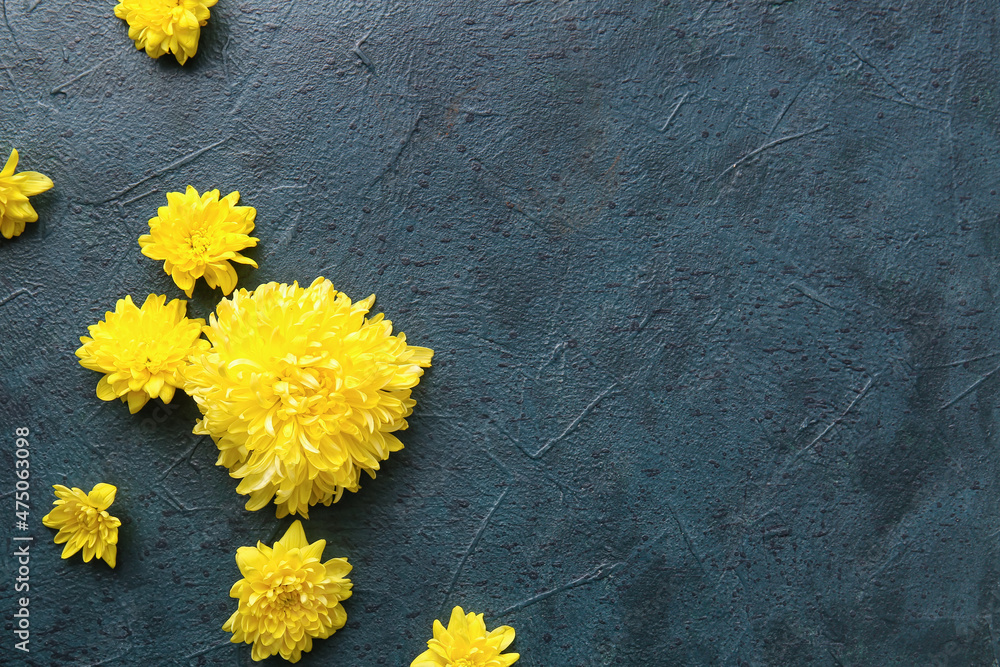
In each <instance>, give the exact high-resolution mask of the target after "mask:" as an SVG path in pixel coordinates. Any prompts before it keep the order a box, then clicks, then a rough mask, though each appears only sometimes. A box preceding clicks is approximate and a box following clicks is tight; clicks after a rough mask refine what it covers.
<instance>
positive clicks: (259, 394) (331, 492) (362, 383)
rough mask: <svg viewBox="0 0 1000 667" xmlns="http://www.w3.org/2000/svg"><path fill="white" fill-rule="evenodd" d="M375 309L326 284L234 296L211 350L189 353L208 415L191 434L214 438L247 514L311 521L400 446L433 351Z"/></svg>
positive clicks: (217, 321)
mask: <svg viewBox="0 0 1000 667" xmlns="http://www.w3.org/2000/svg"><path fill="white" fill-rule="evenodd" d="M374 300H375V297H374V295H373V296H370V297H368V298H367V299H364V300H362V301H358V302H357V303H352V302H351V299H350V298H349V297H348V296H347V295H346V294H344V293H343V292H338V291H337V290H335V289H334V287H333V284H332V283H331V282H330V281H329V280H327V279H325V278H322V277H321V278H317V279H316V280H315V281H313V283H312V284H311V285H310V286H309V287H305V288H303V287H299V285H298V283H294V284H292V285H285V284H278V283H267V284H266V285H261V286H260V287H258V288H257V289H256V290H254V291H252V292H248V291H247V290H239V291H238V292H236V294H234V295H233V297H232V298H231V299H224V300H223V301H222V302H220V303H219V305H218V307H217V308H216V313H215V314H213V315H212V316H211V317H210V320H209V321H210V324H209V326H208V327H206V329H205V333H206V334H207V335H208V338H209V340H210V341H211V344H212V345H211V349H209V350H208V351H206V352H204V353H201V354H196V355H193V356H192V358H191V364H190V366H188V367H187V369H186V371H185V377H186V381H187V383H186V391H187V392H188V393H189V394H190V395H191V396H192V397H194V400H195V401H196V402H197V404H198V407H199V409H200V410H201V412H202V414H203V415H204V417H203V419H202V420H201V421H200V422H199V423H198V425H197V426H196V427H195V433H199V434H205V433H207V434H209V435H211V436H212V438H213V440H215V442H216V444H217V446H218V448H219V460H218V464H219V465H222V466H225V467H227V468H229V470H230V474H231V475H232V476H233V477H235V478H238V479H240V480H241V482H240V484H239V486H238V487H237V489H236V490H237V491H238V492H239V493H241V494H244V495H249V496H250V499H249V500H248V501H247V509H249V510H259V509H261V508H262V507H264V505H266V504H268V503H269V502H271V500H272V499H273V500H274V502H275V504H277V506H278V509H277V515H278V516H279V517H282V516H285V515H286V514H301V515H303V516H306V517H307V516H308V510H309V507H310V506H311V505H315V504H316V503H323V504H325V505H329V504H330V503H331V502H335V501H337V500H339V499H340V497H341V494H343V492H344V490H348V491H357V490H358V488H359V486H360V475H361V472H362V471H364V472H365V473H367V474H368V475H370V476H371V477H374V476H375V471H376V470H378V469H379V463H380V461H384V460H385V459H386V458H388V456H389V453H390V452H394V451H397V450H399V449H402V447H403V444H402V443H401V442H400V441H399V439H397V438H396V436H394V435H393V432H395V431H399V430H401V429H405V428H406V426H407V424H406V417H408V416H409V415H410V413H411V412H412V411H413V406H414V405H415V401H414V400H413V399H412V398H410V391H411V389H412V388H413V387H415V386H416V385H417V383H418V382H419V381H420V377H421V375H423V369H424V368H426V367H428V366H430V364H431V357H432V356H433V354H434V353H433V351H432V350H430V349H428V348H425V347H416V346H412V345H407V343H406V336H405V335H404V334H401V333H400V334H397V335H393V333H392V323H391V322H389V321H388V320H385V319H383V316H382V314H381V313H380V314H378V315H375V316H374V317H366V315H367V313H368V310H369V308H371V305H372V303H373V302H374Z"/></svg>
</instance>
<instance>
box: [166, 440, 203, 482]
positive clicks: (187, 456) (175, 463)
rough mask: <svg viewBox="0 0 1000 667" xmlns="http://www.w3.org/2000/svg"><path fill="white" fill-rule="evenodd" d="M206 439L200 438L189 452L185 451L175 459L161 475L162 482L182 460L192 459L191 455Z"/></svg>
mask: <svg viewBox="0 0 1000 667" xmlns="http://www.w3.org/2000/svg"><path fill="white" fill-rule="evenodd" d="M204 439H205V437H201V438H198V440H197V441H196V442H195V443H194V447H192V448H191V449H189V450H188V451H187V452H185V453H184V454H182V455H181V456H179V457H178V458H177V459H175V460H174V462H173V463H171V464H170V466H169V467H168V468H167V469H166V470H164V471H163V474H162V475H160V479H159V480H158V481H160V482H162V481H163V480H164V479H166V477H167V475H169V474H170V471H171V470H173V469H174V468H176V467H177V466H178V464H180V463H181V462H182V461H187V460H190V458H191V456H192V455H193V454H194V452H195V450H196V449H198V446H199V445H200V444H201V443H202V441H203V440H204Z"/></svg>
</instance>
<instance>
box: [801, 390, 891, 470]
mask: <svg viewBox="0 0 1000 667" xmlns="http://www.w3.org/2000/svg"><path fill="white" fill-rule="evenodd" d="M877 377H878V376H877V375H876V376H875V377H870V378H868V382H866V383H865V386H864V387H863V388H862V389H861V391H859V392H858V395H857V396H855V397H854V400H853V401H851V403H850V405H848V406H847V409H846V410H844V411H843V412H842V413H840V416H839V417H837V418H836V419H834V420H833V421H832V422H830V423H829V424H827V425H826V428H825V429H823V432H822V433H820V434H819V435H817V436H816V437H815V438H813V440H812V442H810V443H809V444H808V445H806V446H805V447H803V448H802V449H800V450H799V451H798V453H797V454H796V455H795V456H794V457H793V458H792V461H793V462H794V461H797V460H798V459H799V458H800V457H801V456H802V455H803V454H805V453H806V452H808V451H809V450H810V449H812V448H813V447H815V446H816V443H817V442H819V441H820V440H822V439H823V438H825V437H826V434H827V433H829V432H830V430H831V429H833V427H834V426H836V425H837V424H839V423H840V422H842V421H844V418H845V417H847V415H848V414H849V413H850V412H851V410H853V409H854V406H855V405H857V404H858V401H860V400H861V399H862V398H864V396H865V394H867V393H868V389H870V388H871V386H872V382H874V381H875V379H876V378H877Z"/></svg>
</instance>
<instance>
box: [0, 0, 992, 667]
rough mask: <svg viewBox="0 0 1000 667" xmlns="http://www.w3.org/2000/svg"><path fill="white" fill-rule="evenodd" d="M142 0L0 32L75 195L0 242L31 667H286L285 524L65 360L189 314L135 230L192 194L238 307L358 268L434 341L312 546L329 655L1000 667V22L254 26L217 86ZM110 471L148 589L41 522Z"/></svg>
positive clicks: (389, 17) (831, 5)
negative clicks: (474, 624) (186, 191)
mask: <svg viewBox="0 0 1000 667" xmlns="http://www.w3.org/2000/svg"><path fill="white" fill-rule="evenodd" d="M112 7H113V3H112V2H111V1H107V0H106V1H102V2H71V1H70V0H7V1H6V3H5V6H4V7H3V9H4V11H3V18H4V25H3V26H0V100H2V105H0V108H2V110H3V111H2V113H0V137H2V145H0V148H2V150H3V151H6V150H8V148H9V147H10V146H16V147H18V148H19V149H20V150H21V153H22V168H24V169H37V170H39V171H43V172H45V173H47V174H49V175H51V176H52V178H53V179H54V180H55V182H56V187H55V189H54V190H52V191H50V192H48V193H46V194H44V195H42V196H40V197H38V198H37V200H36V201H37V208H38V211H39V213H40V214H41V216H42V219H41V221H40V222H39V223H38V224H35V225H29V229H28V231H27V232H26V233H25V234H24V235H23V236H21V237H20V238H17V239H15V240H13V241H0V348H2V351H0V355H2V365H3V366H2V368H3V372H2V380H0V424H2V427H3V430H2V433H3V443H4V444H3V451H4V452H5V453H4V458H3V461H4V463H3V470H2V471H0V480H2V482H0V484H2V488H0V493H2V494H4V495H2V499H3V500H2V507H0V534H2V537H3V539H4V544H8V545H9V544H10V543H9V542H8V541H7V540H6V537H7V535H8V534H9V533H10V531H11V528H10V525H11V524H12V523H13V517H12V515H13V498H12V495H11V491H12V487H13V484H14V476H13V472H12V467H11V466H12V460H13V454H12V451H13V436H12V432H13V428H14V427H15V426H20V425H23V426H28V427H30V428H31V431H32V445H31V447H32V450H31V451H32V459H31V461H32V465H33V467H32V471H33V473H34V476H33V477H32V485H33V486H32V502H33V509H32V517H31V529H30V533H31V534H33V535H34V536H35V537H36V539H37V543H36V545H35V546H34V547H33V549H34V551H33V552H32V553H33V560H32V567H33V569H32V575H31V576H32V580H31V586H32V588H31V613H32V616H31V619H32V629H33V634H32V638H31V641H32V643H31V646H32V648H33V651H32V653H31V654H30V656H29V659H28V660H24V656H23V655H22V654H20V653H16V652H14V651H13V650H12V644H13V639H12V637H11V635H10V633H9V630H4V634H3V638H2V641H0V662H2V663H3V664H5V665H6V664H11V665H17V664H27V665H39V666H45V667H48V666H50V665H97V664H100V665H149V666H160V665H188V664H190V665H234V664H236V665H248V664H250V663H251V661H250V658H249V650H247V648H245V647H236V646H234V645H231V644H229V643H228V635H227V634H226V633H224V632H223V631H222V630H221V625H222V623H223V622H224V621H225V619H226V618H227V617H228V615H229V614H230V613H231V611H232V610H233V609H235V602H234V601H233V600H231V599H230V598H229V597H228V593H229V588H230V585H231V584H232V582H233V581H234V580H235V579H236V578H237V569H236V565H235V562H234V553H235V549H236V547H238V546H240V545H245V544H253V543H255V541H256V540H258V539H262V540H264V541H270V540H272V539H274V538H275V537H276V536H279V535H280V534H281V532H282V531H283V530H284V528H285V527H286V526H287V525H288V523H289V521H288V520H281V521H279V520H277V519H275V517H274V513H273V511H272V510H270V509H268V510H264V511H260V512H256V513H249V512H246V511H245V510H244V509H243V499H241V498H240V497H239V496H237V494H236V493H235V490H234V489H235V481H234V480H232V479H230V478H229V477H228V476H227V474H226V472H225V471H224V470H223V469H220V468H217V467H215V466H214V465H213V464H214V461H215V456H214V446H213V445H212V442H211V440H210V439H208V438H202V437H197V436H195V435H193V434H192V433H191V427H192V425H193V423H194V421H195V419H196V417H197V410H196V408H195V406H194V404H193V403H192V401H191V400H190V399H189V398H188V397H186V396H182V395H178V397H177V399H175V402H174V404H172V405H171V406H168V407H167V408H164V407H163V406H162V405H159V403H158V402H153V403H150V405H148V406H147V407H146V408H145V409H144V410H143V411H142V412H141V413H140V414H138V415H135V416H132V415H129V414H128V410H127V409H126V408H125V406H123V405H122V404H120V403H102V402H101V401H99V400H98V399H97V398H96V396H95V395H94V387H95V383H96V382H97V379H98V375H97V374H96V373H93V372H91V371H88V370H85V369H83V368H81V367H80V366H79V365H78V364H77V363H76V358H75V357H74V355H73V351H74V350H75V349H76V347H77V345H78V343H77V340H78V337H79V336H80V335H82V334H84V333H86V327H87V325H89V324H92V323H94V322H96V321H97V320H98V319H99V318H100V317H101V316H102V314H103V313H104V311H105V310H107V309H109V308H113V305H114V302H115V300H116V299H118V298H120V297H122V296H124V295H126V294H131V295H132V296H133V297H134V298H136V299H141V298H143V297H144V296H145V295H146V294H147V293H149V292H158V293H165V294H167V295H170V296H171V297H177V296H181V293H180V292H179V290H178V289H177V288H176V287H175V286H174V285H173V284H172V283H171V281H170V280H169V278H168V277H167V276H166V275H165V274H164V273H163V271H162V268H161V267H160V266H159V265H158V264H157V263H155V262H153V261H152V260H148V259H146V258H145V257H143V256H141V255H140V253H139V247H138V244H137V243H136V239H137V237H138V236H139V235H140V234H141V233H143V231H144V230H145V229H146V220H147V219H148V218H149V217H150V216H151V215H153V214H154V212H155V209H156V207H157V206H159V205H160V204H162V203H163V202H164V201H165V199H164V194H165V193H166V192H167V191H169V190H182V189H183V188H184V186H186V185H188V184H192V185H195V186H196V187H198V188H200V189H206V188H211V187H218V188H221V189H223V191H229V190H233V189H238V190H239V191H240V192H241V193H242V194H243V198H244V199H243V201H244V203H246V204H249V205H252V206H255V207H256V208H257V210H258V217H257V220H258V228H257V235H258V236H259V237H260V239H261V243H260V247H259V248H258V249H257V250H256V251H253V252H252V253H251V254H252V256H254V257H255V258H256V259H257V260H258V261H259V262H260V269H259V270H252V269H246V268H245V267H244V268H241V270H240V276H241V283H240V284H241V285H242V286H244V287H251V288H252V287H254V286H256V285H257V284H259V283H262V282H266V281H271V280H277V281H287V282H290V281H293V280H299V281H304V282H306V283H308V282H310V281H311V280H312V279H313V278H315V277H316V276H317V275H323V276H327V277H329V278H330V279H331V280H333V282H334V284H335V285H336V286H337V287H338V288H340V289H342V290H344V291H346V292H347V293H348V294H350V295H351V296H352V297H356V298H361V297H364V296H366V295H368V294H370V293H372V292H374V293H376V294H377V295H378V301H377V302H376V306H377V307H378V308H379V310H383V311H384V312H385V313H386V314H387V316H388V317H389V318H391V319H392V320H393V322H394V323H395V325H396V326H397V327H399V328H400V329H401V330H403V331H405V332H406V333H407V335H408V338H409V339H410V340H411V341H412V342H413V343H414V344H417V345H427V346H430V347H433V348H434V349H435V350H436V351H437V354H436V356H435V363H434V367H433V368H432V369H431V370H430V371H429V373H428V374H427V375H426V376H425V379H424V381H423V382H422V383H421V384H420V386H419V387H418V389H417V391H416V393H415V395H416V398H417V399H418V401H419V404H418V407H417V412H416V414H415V416H414V417H413V419H412V420H411V422H410V429H409V430H408V431H407V432H405V433H404V434H403V439H404V441H405V443H406V449H405V450H403V451H402V452H399V453H397V454H394V455H393V456H392V458H391V459H390V461H389V462H388V464H387V465H386V466H385V467H384V469H383V471H382V472H380V473H379V476H378V479H377V480H374V481H368V482H365V484H364V486H363V488H362V491H361V492H360V493H359V494H357V495H355V496H352V497H349V498H345V499H344V501H342V502H341V503H340V504H338V505H335V506H333V507H330V508H322V507H321V508H318V509H316V510H315V511H314V512H313V514H312V518H311V520H310V521H309V522H308V523H307V524H306V530H307V532H308V534H309V536H310V537H311V538H312V539H316V538H325V539H326V540H327V541H328V547H327V554H329V555H330V556H347V557H348V558H350V560H351V562H352V563H354V565H355V570H354V573H353V579H354V581H355V584H356V588H355V596H354V598H353V599H351V600H350V601H349V602H348V603H347V605H346V606H347V609H348V614H349V621H348V626H347V627H346V628H345V629H344V630H343V631H341V632H340V633H338V634H337V635H335V636H334V637H333V638H331V639H329V640H326V641H323V642H319V643H318V644H317V645H316V647H315V649H314V650H313V652H312V653H311V654H310V655H308V656H306V657H305V658H304V659H303V661H302V663H301V664H303V665H345V666H355V665H357V666H367V665H393V666H400V665H402V666H405V665H408V664H409V661H410V660H411V659H412V658H413V657H414V656H416V655H417V654H418V653H420V652H421V651H422V650H423V648H424V642H425V641H426V639H427V638H428V636H429V635H430V629H431V622H432V621H433V619H434V618H437V617H442V616H443V615H446V611H447V609H449V608H450V606H451V605H454V604H461V605H464V606H465V607H466V608H467V609H469V610H476V611H482V612H485V613H486V615H487V621H488V623H490V624H491V625H495V624H500V623H507V624H510V625H513V626H514V627H516V629H517V641H516V643H515V648H516V649H517V650H519V651H520V652H521V653H522V655H523V658H522V660H521V662H520V663H519V665H524V666H525V667H528V666H539V667H541V666H544V667H553V666H555V667H559V666H562V665H782V666H785V665H861V666H872V665H879V666H884V665H906V666H911V665H988V664H995V661H996V656H997V655H998V648H1000V647H998V646H997V640H998V637H1000V630H998V628H997V627H996V624H995V621H994V610H995V609H997V608H998V606H1000V590H998V585H997V581H998V560H997V556H998V552H997V531H998V529H1000V525H998V520H997V504H998V493H997V491H998V476H997V472H998V471H997V467H998V455H997V451H996V450H997V445H998V442H997V434H996V430H995V429H994V423H995V413H996V410H997V397H998V389H1000V379H998V378H1000V374H998V372H997V371H998V370H1000V369H998V363H1000V356H998V355H1000V343H998V342H997V337H996V333H997V315H996V307H995V303H994V294H995V291H996V290H997V288H998V281H1000V275H998V263H997V254H998V252H1000V234H998V231H997V223H998V204H1000V197H998V195H997V189H998V188H1000V185H998V183H997V181H998V180H1000V176H998V174H1000V164H998V163H1000V159H998V157H997V156H998V148H1000V145H998V144H1000V141H998V122H1000V93H998V87H997V86H998V84H997V82H998V80H1000V54H998V51H997V48H998V43H1000V34H998V26H997V15H998V14H1000V7H998V5H997V3H996V2H994V1H993V0H966V1H965V2H961V1H958V0H941V1H935V2H930V1H927V2H924V1H922V0H921V1H917V0H892V1H889V0H856V1H852V0H826V1H823V0H786V1H784V2H767V1H764V0H742V1H736V0H734V1H732V2H725V1H709V0H698V1H694V0H690V1H685V0H670V1H667V0H661V1H659V2H654V1H648V2H642V1H638V0H636V1H624V2H623V1H622V0H593V1H589V2H588V1H582V0H581V1H570V0H537V1H533V0H522V1H508V0H498V1H497V2H482V1H476V0H454V1H448V0H428V1H421V2H417V1H410V0H407V1H402V0H386V1H385V2H369V3H363V2H358V1H350V0H345V1H340V0H287V1H285V2H281V3H278V2H269V1H266V0H220V2H219V4H218V5H217V6H216V7H215V8H213V10H212V19H211V22H210V23H209V25H208V26H207V27H206V28H205V29H204V31H203V33H202V40H201V48H200V51H199V53H198V55H197V57H196V58H194V59H193V60H192V61H191V62H190V63H189V64H188V66H186V67H183V68H182V67H179V66H178V65H177V64H176V62H174V61H173V60H172V59H171V58H170V57H165V58H162V59H160V60H159V61H153V60H151V59H149V58H148V57H146V56H145V55H144V54H143V53H139V52H136V51H135V50H134V49H133V48H132V44H131V42H129V41H128V39H127V37H126V28H125V26H124V24H123V23H122V22H120V21H119V20H117V19H115V18H114V16H113V13H112ZM218 298H219V294H218V292H213V291H211V290H209V289H207V288H206V287H204V285H201V286H199V288H198V289H197V290H196V291H195V294H194V298H193V299H192V300H191V303H190V308H191V310H192V311H193V312H194V313H196V314H198V315H201V316H205V315H207V313H208V312H210V311H211V309H212V308H213V307H214V304H215V302H216V301H217V300H218ZM98 481H107V482H112V483H114V484H117V485H118V486H119V489H120V491H119V495H118V500H117V502H116V504H115V509H116V512H117V513H118V515H119V516H121V518H122V519H123V521H124V525H123V528H122V533H121V534H122V542H121V547H120V555H119V562H120V565H119V567H118V569H117V570H115V571H113V572H112V571H110V570H109V569H108V568H107V567H105V566H103V565H96V566H95V565H94V564H93V563H91V564H83V563H82V562H80V560H79V559H74V560H72V561H61V560H60V559H59V548H58V547H56V546H55V545H54V544H52V542H51V536H52V534H51V531H49V530H48V529H46V528H44V527H42V526H41V522H40V519H41V515H42V514H43V512H44V507H45V506H46V505H48V503H49V502H50V500H51V495H50V492H49V490H48V485H51V484H53V483H68V484H71V485H77V486H86V487H88V488H89V487H90V486H91V485H93V484H94V483H96V482H98ZM8 551H9V550H8ZM14 567H15V565H14V562H13V558H11V557H9V556H4V557H3V558H0V598H2V599H0V602H2V613H3V618H4V619H6V625H4V626H3V627H5V628H9V627H10V614H11V613H12V611H13V609H14V601H13V600H14V597H15V595H14V592H13V587H12V579H13V576H14ZM280 663H281V661H280V660H277V661H274V664H280Z"/></svg>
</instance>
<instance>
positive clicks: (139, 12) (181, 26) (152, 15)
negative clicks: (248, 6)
mask: <svg viewBox="0 0 1000 667" xmlns="http://www.w3.org/2000/svg"><path fill="white" fill-rule="evenodd" d="M216 2H218V0H121V1H120V2H119V3H118V5H116V6H115V16H117V17H118V18H120V19H124V20H125V21H127V22H128V37H129V39H131V40H132V41H134V42H135V48H137V49H145V50H146V53H147V54H149V56H150V57H151V58H159V57H160V56H162V55H163V54H165V53H172V54H174V56H175V57H176V58H177V62H179V63H180V64H181V65H183V64H184V63H185V62H187V59H188V58H191V57H192V56H194V54H196V53H197V52H198V38H199V37H200V36H201V29H202V27H204V26H205V24H206V23H208V17H209V14H210V12H209V11H208V8H209V7H214V6H215V3H216Z"/></svg>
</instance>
